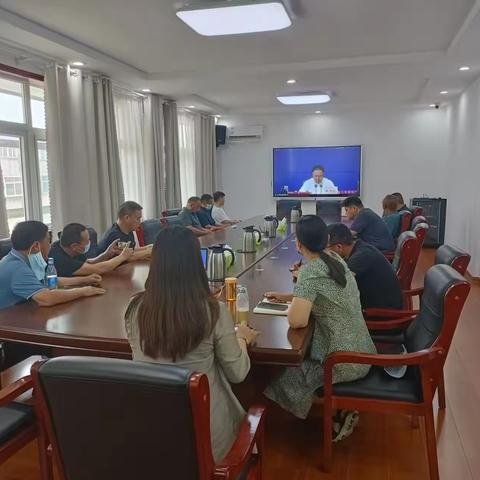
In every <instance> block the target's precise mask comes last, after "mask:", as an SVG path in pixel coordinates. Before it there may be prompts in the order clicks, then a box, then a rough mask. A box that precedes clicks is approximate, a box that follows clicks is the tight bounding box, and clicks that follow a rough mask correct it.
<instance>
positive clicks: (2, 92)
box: [0, 77, 25, 123]
mask: <svg viewBox="0 0 480 480" xmlns="http://www.w3.org/2000/svg"><path fill="white" fill-rule="evenodd" d="M0 120H4V121H6V122H14V123H25V114H24V108H23V86H22V84H21V83H19V82H14V81H11V80H8V79H6V78H2V77H0Z"/></svg>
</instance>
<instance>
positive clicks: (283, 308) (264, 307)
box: [253, 298, 291, 316]
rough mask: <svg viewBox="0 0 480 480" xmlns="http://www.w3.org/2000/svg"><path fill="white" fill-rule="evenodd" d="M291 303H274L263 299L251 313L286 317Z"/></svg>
mask: <svg viewBox="0 0 480 480" xmlns="http://www.w3.org/2000/svg"><path fill="white" fill-rule="evenodd" d="M290 305H291V303H274V302H271V301H270V300H268V299H267V298H264V299H263V300H262V301H261V302H259V303H258V304H257V306H256V307H255V308H254V309H253V313H262V314H266V315H284V316H287V315H288V311H289V310H290Z"/></svg>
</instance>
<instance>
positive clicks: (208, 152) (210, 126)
mask: <svg viewBox="0 0 480 480" xmlns="http://www.w3.org/2000/svg"><path fill="white" fill-rule="evenodd" d="M195 165H196V183H197V184H196V189H197V192H198V193H199V194H203V193H210V194H211V193H212V192H213V191H215V189H216V183H217V171H216V138H215V119H214V118H213V117H212V116H211V115H202V114H197V115H196V117H195Z"/></svg>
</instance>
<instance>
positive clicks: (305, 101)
mask: <svg viewBox="0 0 480 480" xmlns="http://www.w3.org/2000/svg"><path fill="white" fill-rule="evenodd" d="M277 100H278V101H279V102H280V103H283V104H284V105H311V104H314V103H328V102H329V101H330V100H331V97H330V95H328V94H327V93H309V94H305V95H283V96H281V97H277Z"/></svg>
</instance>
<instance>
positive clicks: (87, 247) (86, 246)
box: [83, 242, 91, 255]
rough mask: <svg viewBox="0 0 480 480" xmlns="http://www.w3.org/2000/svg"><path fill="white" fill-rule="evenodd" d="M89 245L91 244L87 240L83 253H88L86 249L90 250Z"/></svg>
mask: <svg viewBox="0 0 480 480" xmlns="http://www.w3.org/2000/svg"><path fill="white" fill-rule="evenodd" d="M90 245H91V242H88V243H87V244H86V245H85V247H84V248H83V254H84V255H85V254H86V253H88V251H89V250H90Z"/></svg>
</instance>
